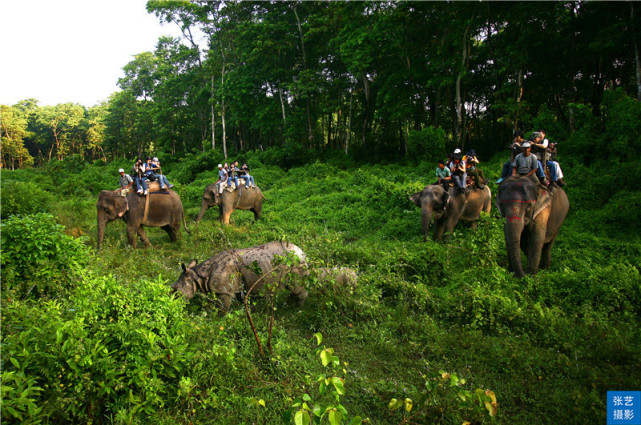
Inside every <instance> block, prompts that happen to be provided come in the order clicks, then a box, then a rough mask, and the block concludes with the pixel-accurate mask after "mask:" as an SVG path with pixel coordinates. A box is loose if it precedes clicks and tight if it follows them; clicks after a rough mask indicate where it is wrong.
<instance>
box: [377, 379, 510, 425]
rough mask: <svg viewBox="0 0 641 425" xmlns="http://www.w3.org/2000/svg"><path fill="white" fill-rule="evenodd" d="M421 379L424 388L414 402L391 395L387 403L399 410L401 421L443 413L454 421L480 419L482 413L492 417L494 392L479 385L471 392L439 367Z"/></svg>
mask: <svg viewBox="0 0 641 425" xmlns="http://www.w3.org/2000/svg"><path fill="white" fill-rule="evenodd" d="M423 379H425V388H424V389H423V392H420V393H419V394H418V397H417V400H418V401H417V403H416V405H415V404H414V402H413V401H412V399H410V398H405V400H399V399H396V398H393V399H392V400H391V401H390V402H389V405H388V408H389V410H390V411H392V412H396V411H400V412H402V415H403V421H404V422H409V421H419V422H420V423H424V422H428V421H430V420H432V421H433V420H436V419H437V418H439V417H443V416H445V417H448V418H450V420H451V421H453V422H455V423H461V421H462V423H463V424H471V423H478V422H481V421H482V420H483V418H484V416H485V415H486V414H487V415H488V416H489V417H490V418H495V417H496V415H497V412H498V403H497V401H496V395H495V394H494V391H490V390H489V389H488V390H483V389H482V388H477V389H476V390H474V391H472V390H471V388H470V386H469V385H466V383H467V382H466V380H465V379H459V377H458V376H457V375H456V374H454V373H452V374H450V373H448V372H445V371H443V370H441V371H439V372H438V373H436V372H428V373H426V374H424V375H423ZM467 388H470V389H467ZM454 418H456V419H454Z"/></svg>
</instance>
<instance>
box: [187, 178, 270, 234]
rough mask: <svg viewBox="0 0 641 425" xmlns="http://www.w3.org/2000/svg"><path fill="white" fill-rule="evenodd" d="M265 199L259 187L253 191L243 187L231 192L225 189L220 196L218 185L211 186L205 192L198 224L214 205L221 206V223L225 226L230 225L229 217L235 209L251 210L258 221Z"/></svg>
mask: <svg viewBox="0 0 641 425" xmlns="http://www.w3.org/2000/svg"><path fill="white" fill-rule="evenodd" d="M263 199H265V197H264V196H263V192H261V191H260V189H259V188H258V186H256V187H254V188H251V189H246V188H244V187H242V186H241V187H239V188H237V189H235V190H233V191H231V192H230V191H228V190H227V189H224V190H223V193H222V194H219V193H218V190H217V187H216V185H215V184H209V185H207V187H205V191H204V192H203V202H202V205H201V207H200V213H198V218H197V219H196V222H199V221H200V219H201V218H203V215H205V212H206V211H207V209H209V207H213V206H214V205H218V206H220V222H221V223H223V224H229V217H230V216H231V213H232V212H234V210H235V209H241V210H250V211H251V212H253V213H254V219H255V220H258V219H259V218H260V213H261V211H262V210H263Z"/></svg>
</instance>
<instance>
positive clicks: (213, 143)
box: [210, 72, 216, 151]
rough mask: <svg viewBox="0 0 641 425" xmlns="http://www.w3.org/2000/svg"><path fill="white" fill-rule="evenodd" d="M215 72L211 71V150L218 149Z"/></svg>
mask: <svg viewBox="0 0 641 425" xmlns="http://www.w3.org/2000/svg"><path fill="white" fill-rule="evenodd" d="M214 90H215V86H214V73H213V72H212V73H211V99H210V102H211V150H213V151H215V150H216V119H215V117H216V115H215V113H216V110H215V107H214V105H215V103H216V102H215V99H214Z"/></svg>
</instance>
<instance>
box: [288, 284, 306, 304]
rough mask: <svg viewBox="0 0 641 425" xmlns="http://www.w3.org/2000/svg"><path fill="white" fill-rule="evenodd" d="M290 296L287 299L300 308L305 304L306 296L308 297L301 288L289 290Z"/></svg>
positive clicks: (303, 288) (296, 287) (295, 287)
mask: <svg viewBox="0 0 641 425" xmlns="http://www.w3.org/2000/svg"><path fill="white" fill-rule="evenodd" d="M289 290H290V292H291V293H290V295H289V298H290V299H291V300H292V301H293V302H295V303H296V305H297V306H298V307H302V306H303V304H305V300H306V299H307V296H308V295H309V294H308V293H307V290H306V289H305V287H303V286H294V287H293V288H290V289H289Z"/></svg>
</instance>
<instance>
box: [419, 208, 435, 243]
mask: <svg viewBox="0 0 641 425" xmlns="http://www.w3.org/2000/svg"><path fill="white" fill-rule="evenodd" d="M432 213H433V210H432V207H430V206H425V205H423V206H422V207H421V227H422V229H423V237H424V238H425V239H427V237H428V233H429V231H430V221H432Z"/></svg>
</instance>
